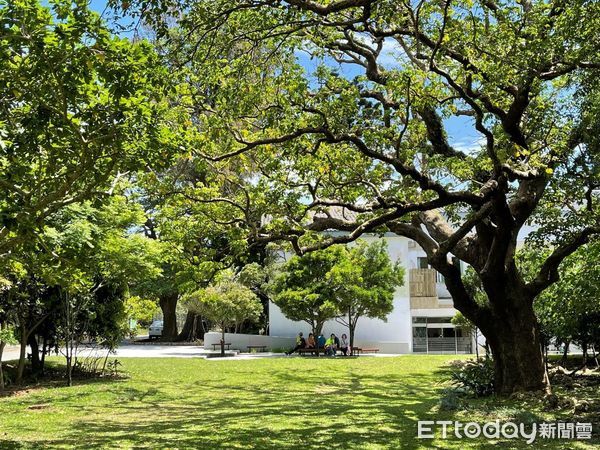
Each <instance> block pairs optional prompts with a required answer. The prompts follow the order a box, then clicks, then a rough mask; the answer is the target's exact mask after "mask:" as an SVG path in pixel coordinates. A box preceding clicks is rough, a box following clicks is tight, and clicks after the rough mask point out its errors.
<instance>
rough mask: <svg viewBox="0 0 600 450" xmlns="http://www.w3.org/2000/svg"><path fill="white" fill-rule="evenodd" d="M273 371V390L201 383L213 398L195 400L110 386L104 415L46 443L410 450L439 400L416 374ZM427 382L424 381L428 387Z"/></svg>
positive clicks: (86, 419) (49, 445)
mask: <svg viewBox="0 0 600 450" xmlns="http://www.w3.org/2000/svg"><path fill="white" fill-rule="evenodd" d="M272 375H273V376H274V378H275V379H276V380H279V381H280V383H279V384H278V383H275V384H274V386H275V388H274V389H273V388H269V387H268V386H265V385H261V384H260V383H246V384H244V383H236V384H227V385H224V384H222V383H220V382H218V381H211V382H206V383H204V386H203V389H205V390H207V392H210V393H212V394H213V395H207V396H206V397H204V398H203V399H201V400H198V399H186V398H173V396H172V395H171V394H169V393H167V392H165V390H164V389H161V388H160V387H159V388H156V389H155V390H153V391H152V392H148V390H145V389H133V388H131V387H127V386H125V385H120V386H115V389H111V391H113V392H114V393H115V394H116V396H117V398H120V399H122V400H123V401H122V402H120V403H119V404H115V405H114V406H113V407H112V409H111V414H110V416H109V417H104V418H103V417H94V418H93V417H91V416H90V417H86V416H85V415H84V416H82V417H81V418H80V420H78V421H76V422H75V423H74V424H73V426H72V428H71V429H70V431H69V433H68V434H67V435H65V436H63V437H62V438H61V439H58V440H55V441H51V442H46V447H45V448H52V447H68V448H80V449H83V448H85V449H88V448H99V447H107V448H117V447H126V448H153V449H154V448H234V447H235V448H261V449H281V448H333V449H335V448H364V446H365V445H366V444H369V445H370V446H372V447H379V448H382V447H384V448H400V447H401V448H408V449H410V448H418V447H419V444H420V443H419V442H418V440H417V439H416V432H417V426H416V421H417V420H418V419H420V418H421V416H423V415H425V414H428V412H429V411H430V410H431V409H432V408H434V407H435V405H436V404H437V402H438V398H437V396H436V395H435V389H433V388H427V389H423V388H420V387H419V385H420V376H418V375H417V376H414V377H413V378H412V380H411V383H410V384H406V383H404V384H403V385H402V386H400V385H398V378H397V377H395V376H381V377H374V376H373V377H370V376H365V375H363V376H358V375H357V376H354V377H351V378H350V380H348V379H347V377H346V379H344V380H343V381H339V382H338V381H335V380H332V381H331V382H327V381H324V380H323V379H320V380H319V382H317V381H314V382H313V381H312V380H309V382H308V383H306V382H305V381H306V380H303V379H300V380H293V379H290V376H291V377H295V375H293V374H292V375H290V373H287V374H286V372H285V371H280V372H279V373H275V374H272ZM298 376H300V375H298ZM423 378H425V377H423ZM426 378H429V377H426ZM300 381H304V382H305V383H304V384H302V383H300ZM430 381H431V380H430V379H428V380H423V383H422V384H423V385H427V386H430ZM382 390H383V391H382ZM386 391H388V392H386ZM409 391H410V392H413V394H412V395H408V394H407V393H408V392H409ZM403 394H407V395H403ZM85 409H87V408H85ZM135 417H137V418H138V420H132V418H135Z"/></svg>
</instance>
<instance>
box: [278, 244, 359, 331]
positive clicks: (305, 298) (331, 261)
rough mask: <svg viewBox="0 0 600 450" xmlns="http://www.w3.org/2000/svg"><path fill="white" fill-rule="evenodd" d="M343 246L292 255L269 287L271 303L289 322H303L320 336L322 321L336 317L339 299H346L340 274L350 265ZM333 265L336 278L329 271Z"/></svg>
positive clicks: (345, 291) (323, 322)
mask: <svg viewBox="0 0 600 450" xmlns="http://www.w3.org/2000/svg"><path fill="white" fill-rule="evenodd" d="M349 259H350V258H349V254H348V251H347V250H346V249H345V248H344V247H343V246H332V247H330V248H327V249H325V250H319V251H316V252H312V253H308V254H306V255H304V256H293V257H292V258H291V259H290V260H289V261H288V262H287V263H286V264H284V266H283V267H282V271H281V273H280V274H279V275H278V276H277V277H276V278H275V280H274V282H273V283H272V284H271V290H272V291H273V294H274V298H273V301H274V303H275V304H276V305H277V306H279V308H280V309H281V311H282V312H283V314H284V315H285V316H286V317H287V318H288V319H290V320H295V321H302V322H306V323H308V324H309V325H310V327H311V329H312V331H313V332H314V333H315V334H321V331H322V330H323V325H324V324H325V322H326V321H328V320H331V319H334V318H335V317H336V316H337V315H338V314H339V304H340V302H339V297H340V296H347V295H348V293H347V290H346V289H345V288H343V286H341V285H340V283H339V280H340V278H341V277H342V275H341V273H342V272H348V271H349V270H348V268H349V267H350V266H351V263H350V261H349ZM336 266H337V270H338V271H337V274H338V275H337V276H336V277H333V276H332V275H333V274H332V270H333V269H334V268H335V267H336Z"/></svg>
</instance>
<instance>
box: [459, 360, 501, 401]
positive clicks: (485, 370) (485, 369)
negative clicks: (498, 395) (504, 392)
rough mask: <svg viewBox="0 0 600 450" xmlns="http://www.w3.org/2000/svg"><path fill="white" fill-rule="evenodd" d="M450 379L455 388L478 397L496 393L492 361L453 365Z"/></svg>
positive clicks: (469, 361)
mask: <svg viewBox="0 0 600 450" xmlns="http://www.w3.org/2000/svg"><path fill="white" fill-rule="evenodd" d="M450 377H451V380H452V383H453V384H454V385H455V386H457V387H458V388H459V389H462V390H464V391H466V392H470V393H471V394H473V395H475V396H476V397H483V396H486V395H491V394H492V393H493V392H494V363H493V361H492V360H491V359H485V360H481V361H476V360H472V359H471V360H467V361H456V362H454V363H453V364H452V371H451V375H450Z"/></svg>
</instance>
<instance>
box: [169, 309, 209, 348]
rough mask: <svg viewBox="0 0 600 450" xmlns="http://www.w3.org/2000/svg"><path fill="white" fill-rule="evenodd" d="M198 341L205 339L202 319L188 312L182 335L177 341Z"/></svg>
mask: <svg viewBox="0 0 600 450" xmlns="http://www.w3.org/2000/svg"><path fill="white" fill-rule="evenodd" d="M197 339H204V328H203V327H202V317H201V316H199V315H197V314H194V313H192V312H188V313H187V316H186V317H185V323H184V324H183V328H182V329H181V333H179V335H178V336H177V339H176V340H177V341H188V342H191V341H195V340H197Z"/></svg>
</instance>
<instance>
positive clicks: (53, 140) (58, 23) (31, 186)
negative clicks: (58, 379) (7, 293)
mask: <svg viewBox="0 0 600 450" xmlns="http://www.w3.org/2000/svg"><path fill="white" fill-rule="evenodd" d="M47 3H49V6H42V5H41V4H40V3H39V1H38V0H16V1H11V2H8V3H6V4H4V5H3V7H2V8H0V41H1V42H2V45H1V46H0V258H9V257H10V256H11V254H12V253H14V252H15V251H16V249H17V248H18V246H19V245H21V244H23V243H25V242H27V241H28V240H36V239H40V237H41V234H42V233H40V230H41V229H42V228H43V225H44V223H45V222H46V221H47V220H48V218H50V217H51V216H52V215H53V214H56V213H57V212H59V211H61V210H62V209H63V208H65V207H66V206H68V205H71V204H75V203H80V202H82V201H84V200H87V199H96V200H98V201H100V200H102V199H103V198H106V197H108V196H110V195H111V194H112V193H113V191H114V189H115V186H116V184H117V183H118V181H119V179H120V178H123V177H124V176H126V175H128V174H130V173H131V172H132V171H136V170H138V169H140V168H144V169H145V168H147V167H149V166H160V164H162V163H164V162H166V161H168V159H169V154H170V148H171V145H172V144H173V143H174V142H175V140H174V139H173V138H172V135H170V132H171V131H172V130H174V129H175V122H170V123H169V128H170V129H169V128H167V127H166V126H164V125H165V120H166V113H165V107H166V102H164V101H163V99H164V94H165V92H166V86H167V84H166V83H165V80H166V70H165V69H164V68H163V67H162V65H161V63H160V60H159V58H158V55H157V54H156V52H155V51H154V49H153V48H152V47H151V46H150V45H149V44H148V43H147V42H144V41H139V42H136V43H132V42H130V41H129V40H127V39H122V38H118V37H116V36H114V35H113V34H111V32H110V31H109V29H108V27H107V25H106V24H105V23H104V22H103V21H102V20H101V18H100V16H99V15H98V14H97V13H95V12H92V11H91V10H90V9H89V8H88V6H87V3H86V2H82V1H68V0H53V1H50V2H47Z"/></svg>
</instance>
